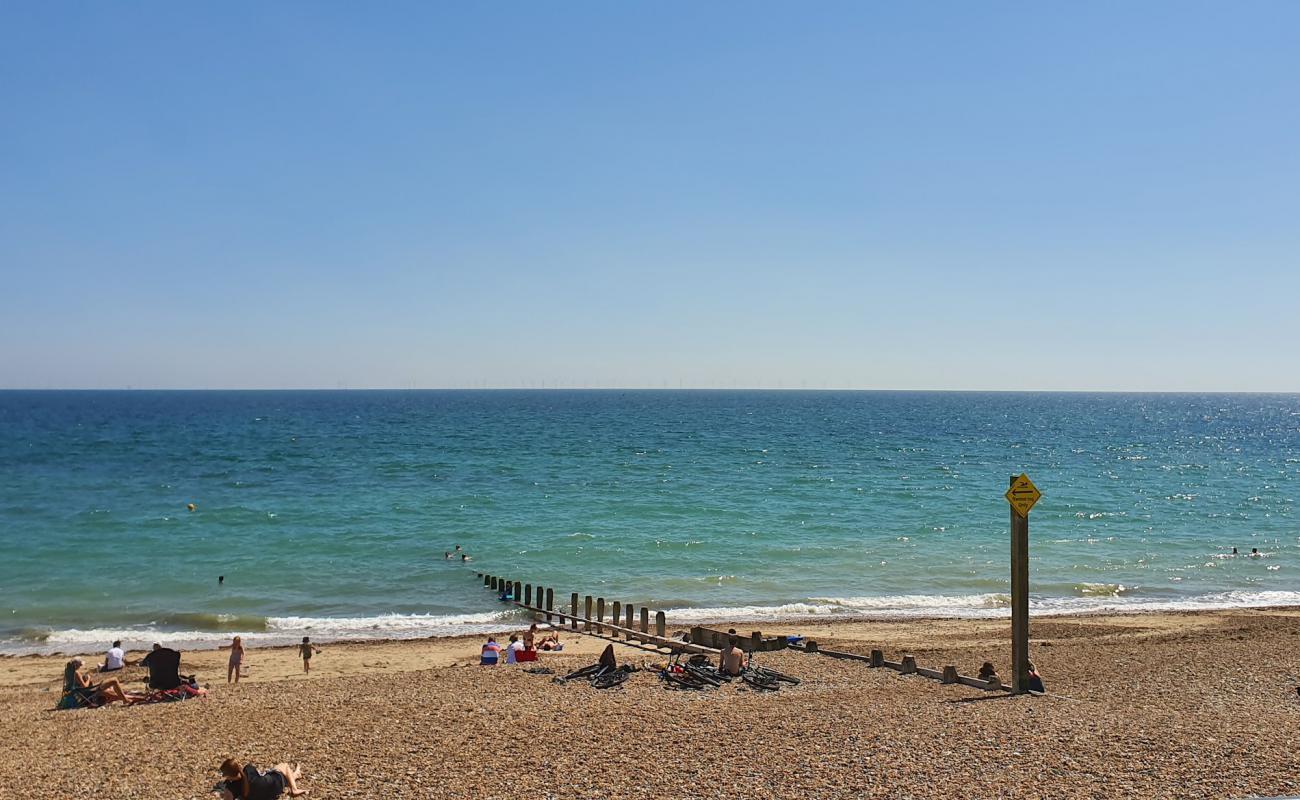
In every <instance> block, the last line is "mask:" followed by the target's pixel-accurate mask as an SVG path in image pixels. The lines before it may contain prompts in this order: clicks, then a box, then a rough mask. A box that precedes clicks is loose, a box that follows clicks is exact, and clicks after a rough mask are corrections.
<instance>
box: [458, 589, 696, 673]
mask: <svg viewBox="0 0 1300 800" xmlns="http://www.w3.org/2000/svg"><path fill="white" fill-rule="evenodd" d="M476 574H477V575H478V577H479V578H481V579H482V580H483V585H484V586H485V587H486V588H488V589H491V590H492V591H494V592H505V593H508V594H509V595H510V599H509V602H510V603H512V604H514V605H515V606H518V607H519V608H523V609H525V610H527V611H531V612H532V613H533V614H535V615H537V616H538V617H541V618H544V619H545V620H546V622H547V623H551V624H555V623H559V624H560V625H561V626H565V625H567V626H568V629H569V630H570V631H572V632H574V633H581V634H585V635H588V636H595V637H598V638H601V639H606V640H609V641H616V642H621V643H623V644H631V645H633V646H639V647H642V648H643V649H648V650H655V651H656V652H662V651H663V650H667V651H669V652H671V653H679V652H681V653H703V654H705V655H718V653H719V652H720V651H719V650H718V649H717V648H716V647H709V646H707V645H704V644H702V643H697V642H695V641H693V640H692V641H683V640H681V639H671V638H669V637H668V620H667V617H666V616H665V615H664V612H662V611H655V612H653V615H654V630H653V632H651V622H650V619H651V611H650V609H649V608H647V607H646V606H640V607H638V606H634V605H633V604H632V603H622V602H620V601H618V600H613V601H606V599H605V598H603V597H594V596H592V595H583V596H581V598H580V597H579V595H578V593H577V592H570V593H569V602H568V609H567V610H561V608H562V607H561V608H556V605H555V589H554V587H550V586H541V585H534V584H531V583H523V582H522V581H516V580H510V579H509V578H505V577H501V576H498V575H488V574H487V573H483V572H479V573H476ZM561 597H563V595H561ZM580 600H581V602H579V601H580ZM561 602H563V601H561ZM607 612H608V614H609V617H608V620H606V613H607Z"/></svg>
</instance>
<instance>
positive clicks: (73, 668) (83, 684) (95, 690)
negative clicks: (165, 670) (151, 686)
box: [63, 640, 164, 706]
mask: <svg viewBox="0 0 1300 800" xmlns="http://www.w3.org/2000/svg"><path fill="white" fill-rule="evenodd" d="M163 649H164V648H163V646H162V645H161V644H159V643H158V642H154V645H153V649H152V650H150V651H149V652H148V653H146V654H145V655H144V656H143V657H141V658H140V659H138V660H136V661H131V660H129V659H127V657H126V651H125V650H123V649H122V642H121V640H117V641H114V642H113V646H112V647H110V648H108V651H107V652H105V653H104V663H102V664H99V665H97V666H96V668H95V669H96V671H97V672H99V673H100V674H103V673H105V672H121V671H123V670H125V669H126V668H127V667H130V666H137V665H138V666H142V667H144V668H145V669H148V670H149V671H150V672H151V673H152V672H153V670H154V668H155V666H156V661H155V659H156V658H157V655H156V654H157V653H159V652H160V651H162V650H163ZM85 666H86V662H85V661H83V660H82V659H81V658H80V657H75V658H72V659H70V660H69V661H68V662H67V663H66V664H64V665H63V694H64V696H65V698H66V697H67V696H69V695H71V696H72V697H74V698H75V699H76V700H79V701H84V704H86V705H92V706H102V705H108V704H109V703H126V704H127V705H130V704H132V703H138V702H140V701H142V700H145V699H147V698H148V696H149V695H148V694H147V693H144V692H129V691H127V690H126V689H125V688H123V686H122V682H121V681H120V680H118V679H117V678H104V679H102V680H99V681H94V680H91V678H90V671H89V670H86V669H83V668H84V667H85Z"/></svg>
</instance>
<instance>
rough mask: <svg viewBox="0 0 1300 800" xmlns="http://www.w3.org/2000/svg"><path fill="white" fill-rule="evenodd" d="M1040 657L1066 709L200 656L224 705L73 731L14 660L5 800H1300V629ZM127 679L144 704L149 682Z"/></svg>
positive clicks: (876, 685)
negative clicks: (245, 775) (617, 685)
mask: <svg viewBox="0 0 1300 800" xmlns="http://www.w3.org/2000/svg"><path fill="white" fill-rule="evenodd" d="M735 627H737V628H738V629H739V630H740V631H741V632H742V633H748V632H749V631H750V630H751V629H752V626H750V625H746V624H737V625H735ZM765 627H770V628H771V630H770V631H765V632H767V633H799V634H804V635H807V636H810V637H812V638H816V639H817V640H818V641H819V643H820V644H821V645H822V646H823V647H831V648H835V649H840V650H847V651H854V652H860V653H864V654H865V653H867V652H869V651H870V649H871V648H872V647H882V648H883V649H885V650H886V652H887V655H888V656H889V657H891V658H894V657H897V655H898V654H900V653H903V652H910V653H913V654H915V655H916V657H917V661H918V663H920V664H921V665H922V666H930V667H942V666H943V665H945V664H956V665H958V666H959V667H960V668H961V671H962V672H963V673H964V674H974V672H975V671H976V669H977V668H978V667H979V664H980V663H981V662H983V661H984V660H990V661H993V662H994V663H995V664H997V666H998V668H999V671H1000V672H1001V673H1002V674H1003V675H1004V677H1005V676H1006V673H1007V670H1008V665H1007V661H1008V657H1009V650H1010V646H1009V627H1010V626H1009V624H1008V623H1007V622H1006V621H1005V620H994V621H975V620H914V619H909V620H897V621H855V622H842V621H835V622H830V623H821V624H818V625H812V624H809V623H807V622H799V623H794V624H770V625H766V626H765ZM1032 637H1033V639H1032V646H1031V653H1032V656H1033V659H1034V661H1035V662H1036V664H1037V665H1038V667H1039V669H1040V671H1041V672H1042V674H1043V676H1044V679H1045V681H1046V682H1047V688H1048V691H1049V694H1048V696H1046V697H1028V696H1019V697H1008V696H1005V695H1003V694H1001V693H988V692H983V691H980V690H977V689H972V688H968V687H960V686H945V685H942V684H940V683H939V682H937V681H933V680H929V679H925V678H921V677H917V676H903V675H899V674H898V673H896V672H893V671H891V670H885V669H870V668H868V667H867V666H866V665H864V664H861V663H857V662H847V661H839V660H835V659H831V658H827V657H823V656H812V655H805V654H801V653H796V652H791V651H786V652H782V653H771V654H760V656H759V658H760V661H761V662H762V663H765V664H767V665H769V666H773V667H775V668H777V669H780V670H782V671H785V672H787V673H790V674H793V675H797V676H799V677H801V678H803V679H804V680H803V683H802V684H801V685H799V686H797V687H790V688H785V689H782V690H781V691H780V692H777V693H758V692H753V691H747V690H745V689H744V688H743V687H742V686H724V687H722V688H721V689H718V690H710V691H707V692H699V693H696V692H676V691H669V690H666V689H665V688H664V687H663V685H662V683H661V682H660V681H659V680H658V679H657V678H656V677H655V675H654V674H653V673H652V671H651V670H650V669H647V670H646V671H642V672H637V673H635V674H634V675H633V676H632V678H631V679H630V680H629V681H628V683H627V684H625V686H624V687H623V688H621V689H615V690H609V691H598V690H595V689H592V688H591V687H589V686H587V685H578V684H569V685H562V684H557V683H554V682H552V681H551V678H550V676H543V675H534V674H529V673H527V672H525V671H524V670H523V669H522V666H524V665H521V666H510V667H507V666H501V667H497V668H491V669H489V668H484V667H479V666H477V661H478V649H479V644H480V643H481V639H480V638H478V637H473V638H460V639H436V640H419V641H403V642H370V643H349V644H326V645H323V646H322V648H323V651H324V652H322V653H321V654H320V655H319V656H317V657H316V658H315V659H313V662H312V665H313V669H312V674H311V675H310V676H304V675H303V674H302V667H301V661H300V660H298V659H297V657H296V654H295V651H294V650H293V649H292V648H273V649H264V650H250V651H249V653H248V656H247V660H248V661H249V663H250V675H249V678H248V679H246V680H245V681H244V682H242V683H241V684H240V685H238V686H227V685H226V683H225V675H226V669H225V659H226V654H225V653H224V652H221V651H200V652H192V653H186V654H185V658H184V662H183V667H184V668H183V671H185V672H189V671H195V672H197V673H198V674H199V680H200V682H201V683H206V684H209V685H210V687H211V693H210V695H209V696H208V697H206V698H203V699H200V700H190V701H186V702H183V703H172V704H163V705H153V706H139V707H129V708H128V707H109V708H103V709H95V710H81V711H70V712H57V711H53V710H51V709H52V708H53V706H54V704H55V702H56V701H57V699H58V688H59V676H60V674H61V670H62V666H63V663H64V661H65V660H66V658H63V657H21V658H0V718H2V719H3V720H4V722H5V725H4V727H5V735H4V741H5V744H4V748H3V755H0V797H37V796H40V797H59V798H62V797H69V798H79V797H87V798H89V797H97V796H112V797H119V798H181V797H184V798H188V797H210V796H212V795H211V794H210V790H211V787H212V786H213V784H214V783H215V782H216V780H217V775H216V772H215V768H216V765H217V763H219V762H220V760H221V759H222V758H224V757H225V756H227V755H234V756H236V757H237V758H240V759H241V760H249V761H253V762H255V763H258V764H261V765H270V764H274V763H275V762H278V761H301V762H302V764H303V769H304V772H305V774H306V778H305V781H304V785H305V786H306V787H307V788H309V789H311V790H312V795H310V796H313V797H323V798H333V797H337V798H342V797H349V798H351V797H374V798H389V797H502V798H506V797H511V798H513V797H556V798H561V797H590V798H604V797H645V798H650V797H654V798H662V797H723V796H728V797H755V798H758V797H772V796H777V797H796V796H798V797H882V798H883V797H891V798H898V797H902V798H949V797H951V798H982V797H1042V798H1073V797H1080V798H1082V797H1128V796H1147V797H1249V796H1252V795H1263V796H1268V795H1284V794H1292V793H1300V751H1298V750H1297V747H1296V744H1295V743H1296V742H1297V741H1300V698H1297V695H1296V689H1295V686H1296V683H1297V680H1296V675H1297V672H1300V609H1275V610H1252V611H1232V612H1200V613H1183V614H1141V615H1127V616H1092V617H1058V618H1036V619H1035V620H1034V624H1033V630H1032ZM564 641H565V645H566V649H565V652H564V653H561V654H545V653H544V654H542V656H541V659H542V660H541V665H542V666H547V667H550V668H552V669H554V670H555V671H556V672H561V673H562V672H564V671H567V670H570V669H572V668H575V667H577V666H581V665H585V664H587V663H591V662H592V661H593V660H594V658H595V655H596V653H598V652H599V650H600V649H602V648H603V647H604V646H605V642H604V641H601V640H598V639H593V638H589V637H583V636H580V635H578V634H573V633H566V634H565V635H564ZM618 651H619V657H620V658H621V659H623V660H626V661H629V662H630V663H633V664H637V665H642V666H645V667H647V668H649V667H653V666H654V665H655V664H656V663H659V662H662V661H663V660H664V659H663V657H662V656H657V655H655V654H652V653H647V652H645V651H642V650H637V649H634V648H630V647H626V646H619V648H618ZM139 655H140V654H138V653H136V654H132V657H138V656H139ZM87 661H88V662H89V661H93V660H92V659H87ZM528 666H531V665H528ZM117 674H118V675H119V676H121V677H123V678H124V683H126V684H127V685H128V687H131V686H133V685H139V684H138V680H139V678H140V677H142V673H141V672H140V671H139V670H138V669H131V670H128V671H127V672H126V674H125V675H123V674H122V673H117Z"/></svg>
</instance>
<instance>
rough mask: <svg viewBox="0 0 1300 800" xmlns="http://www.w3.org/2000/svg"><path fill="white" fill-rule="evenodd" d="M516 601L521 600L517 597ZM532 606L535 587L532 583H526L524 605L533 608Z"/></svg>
mask: <svg viewBox="0 0 1300 800" xmlns="http://www.w3.org/2000/svg"><path fill="white" fill-rule="evenodd" d="M515 599H516V600H518V599H519V598H517V597H516V598H515ZM532 604H533V585H532V584H531V583H526V584H524V605H526V606H531V605H532Z"/></svg>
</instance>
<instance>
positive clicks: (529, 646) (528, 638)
mask: <svg viewBox="0 0 1300 800" xmlns="http://www.w3.org/2000/svg"><path fill="white" fill-rule="evenodd" d="M524 649H525V650H536V649H537V623H536V622H534V623H533V624H532V625H529V626H528V630H526V631H524Z"/></svg>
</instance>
